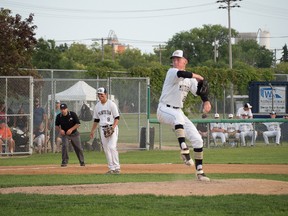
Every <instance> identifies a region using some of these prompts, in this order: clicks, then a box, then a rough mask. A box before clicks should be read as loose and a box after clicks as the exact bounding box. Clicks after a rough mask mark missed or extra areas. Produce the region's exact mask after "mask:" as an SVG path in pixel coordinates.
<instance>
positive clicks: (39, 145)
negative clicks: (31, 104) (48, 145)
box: [33, 124, 45, 154]
mask: <svg viewBox="0 0 288 216" xmlns="http://www.w3.org/2000/svg"><path fill="white" fill-rule="evenodd" d="M33 138H34V139H33V142H34V144H35V145H36V151H37V152H38V153H39V154H41V153H42V150H43V147H44V145H45V132H44V127H43V124H41V125H40V127H39V128H38V130H35V131H34V134H33Z"/></svg>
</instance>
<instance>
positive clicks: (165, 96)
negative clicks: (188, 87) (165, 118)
mask: <svg viewBox="0 0 288 216" xmlns="http://www.w3.org/2000/svg"><path fill="white" fill-rule="evenodd" d="M177 72H178V69H177V68H170V69H169V70H168V71H167V74H166V78H165V81H164V85H163V89H162V93H161V97H160V100H159V102H160V103H162V104H168V105H170V106H173V107H179V108H182V107H183V101H182V97H181V91H179V82H180V81H181V80H183V78H182V77H180V78H179V77H178V76H177Z"/></svg>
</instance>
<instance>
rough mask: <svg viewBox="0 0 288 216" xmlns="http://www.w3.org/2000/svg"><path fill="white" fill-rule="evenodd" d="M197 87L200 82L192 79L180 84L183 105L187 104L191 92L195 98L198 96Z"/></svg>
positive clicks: (182, 81)
mask: <svg viewBox="0 0 288 216" xmlns="http://www.w3.org/2000/svg"><path fill="white" fill-rule="evenodd" d="M197 86H198V81H197V80H196V79H195V78H191V79H188V78H186V79H183V80H181V81H180V82H179V90H180V92H181V99H182V102H183V103H184V102H185V100H186V97H187V95H188V92H189V91H190V92H191V93H192V94H193V95H194V96H197V94H196V92H197Z"/></svg>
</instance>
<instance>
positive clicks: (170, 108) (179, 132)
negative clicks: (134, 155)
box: [157, 50, 211, 181]
mask: <svg viewBox="0 0 288 216" xmlns="http://www.w3.org/2000/svg"><path fill="white" fill-rule="evenodd" d="M171 59H172V63H173V68H170V69H169V70H168V72H167V74H166V78H165V81H164V84H163V89H162V93H161V97H160V100H159V104H158V109H157V118H158V121H159V122H160V123H164V124H168V125H171V126H172V127H173V128H174V129H175V134H176V137H177V140H178V143H179V146H180V149H181V151H180V154H181V158H182V159H183V161H184V163H185V164H186V165H188V166H193V165H194V162H193V160H192V159H191V157H190V150H189V147H188V145H187V144H186V140H185V137H186V134H185V132H186V131H187V130H188V128H189V124H190V123H188V122H189V119H188V118H187V116H185V114H184V113H183V111H182V108H183V101H184V100H185V98H186V95H187V93H188V91H185V87H184V86H183V85H182V86H181V81H183V80H184V79H185V78H187V79H192V78H194V79H196V80H197V81H198V82H199V84H198V85H197V91H196V92H197V95H199V96H200V97H201V99H202V101H203V111H204V112H205V113H206V112H209V111H210V109H211V104H210V102H209V100H208V93H207V88H208V87H207V86H208V85H207V82H205V81H204V78H203V77H202V76H200V75H198V74H195V73H192V72H188V71H186V70H185V68H186V65H187V63H188V58H187V56H185V53H184V52H183V51H182V50H176V51H175V52H173V54H172V56H171ZM202 87H203V88H202ZM183 92H186V93H183ZM185 94H186V95H185ZM186 124H187V130H185V127H186ZM190 126H191V125H190ZM192 128H194V129H192V133H193V134H194V133H195V134H197V135H193V136H195V137H196V138H194V137H193V139H197V140H199V143H198V144H196V145H198V146H201V145H202V146H203V140H202V138H201V136H200V134H199V132H198V131H197V129H196V128H195V126H194V127H192ZM200 143H202V144H200ZM201 154H202V153H200V154H199V155H200V156H199V155H198V156H197V157H199V158H201ZM197 159H198V158H197ZM198 165H199V167H198ZM196 166H197V172H196V175H197V178H198V179H199V180H206V181H207V180H208V181H209V178H208V177H206V176H205V174H204V172H203V170H202V164H197V162H196ZM198 169H199V170H198Z"/></svg>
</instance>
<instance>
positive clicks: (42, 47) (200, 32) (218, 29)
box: [0, 8, 288, 106]
mask: <svg viewBox="0 0 288 216" xmlns="http://www.w3.org/2000/svg"><path fill="white" fill-rule="evenodd" d="M33 20H34V15H33V14H30V15H29V16H28V18H25V19H22V17H21V16H20V15H19V14H16V15H15V16H13V15H12V12H11V10H9V9H4V8H1V10H0V27H1V32H0V59H1V61H0V76H8V75H9V76H19V75H20V76H21V75H32V76H34V77H37V78H39V74H38V73H37V70H35V69H81V70H87V73H86V77H87V78H95V77H97V78H107V77H109V76H111V75H114V76H121V75H120V74H119V73H114V74H113V71H126V72H127V73H126V74H125V76H132V77H150V80H151V89H152V91H153V92H152V103H157V101H158V98H159V96H160V93H161V89H162V83H163V81H164V78H165V74H166V71H167V69H168V68H169V67H170V64H171V61H170V58H169V57H170V55H171V53H172V52H173V51H174V50H175V49H183V50H184V51H185V52H187V53H189V66H188V70H189V71H191V72H193V71H194V72H197V73H199V74H201V75H203V76H204V77H206V78H207V79H208V81H209V83H210V89H211V90H210V92H211V95H213V97H217V98H221V97H222V91H223V88H228V85H229V84H230V83H233V84H234V88H235V89H234V92H235V93H236V94H247V92H248V84H249V82H250V81H270V80H274V79H275V76H274V74H275V73H277V74H279V73H280V74H281V73H282V74H287V73H288V55H287V45H286V44H285V45H284V46H283V51H282V57H281V59H280V63H277V64H276V65H275V59H274V56H273V52H272V51H270V50H268V49H266V48H265V47H263V46H260V45H258V44H257V42H256V40H241V41H240V42H239V43H237V44H234V45H233V46H232V51H233V69H231V70H230V69H228V68H229V67H228V39H229V38H228V29H227V28H226V27H223V26H221V25H203V26H202V27H201V28H193V29H191V30H188V31H182V32H179V33H176V34H175V35H173V36H172V38H171V39H169V40H168V41H167V45H166V46H165V50H161V51H160V50H157V49H155V50H154V53H149V54H146V53H141V51H140V50H139V49H134V48H133V49H132V48H128V49H126V50H125V51H124V52H123V53H115V52H114V49H113V46H111V45H109V44H106V45H104V47H103V50H104V52H102V47H101V44H99V43H97V42H95V43H93V44H92V45H91V46H87V45H85V44H81V43H73V44H71V45H69V46H68V45H67V44H65V43H64V44H58V45H57V44H56V42H55V40H52V39H48V40H45V39H43V38H40V39H38V40H37V39H36V38H35V30H36V28H37V26H35V25H34V24H33ZM237 35H238V32H237V31H236V30H235V29H232V36H233V37H237ZM160 52H161V55H160ZM160 56H161V59H160ZM103 57H104V60H103ZM160 62H161V63H160ZM19 68H28V69H31V70H19ZM55 78H57V77H55ZM191 100H194V99H191ZM196 100H197V99H196ZM188 106H189V102H188Z"/></svg>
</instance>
